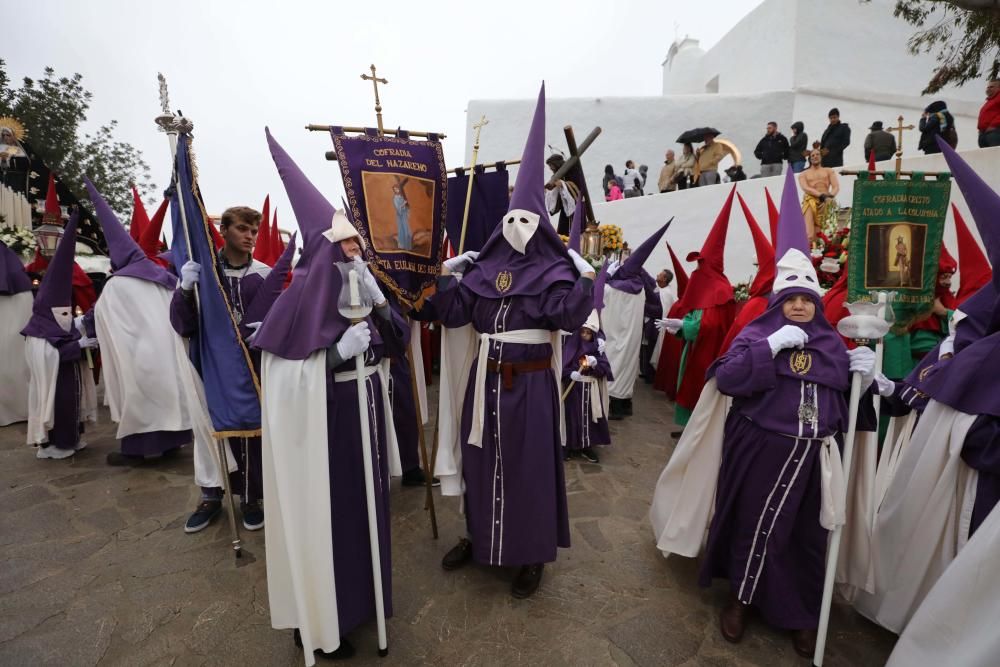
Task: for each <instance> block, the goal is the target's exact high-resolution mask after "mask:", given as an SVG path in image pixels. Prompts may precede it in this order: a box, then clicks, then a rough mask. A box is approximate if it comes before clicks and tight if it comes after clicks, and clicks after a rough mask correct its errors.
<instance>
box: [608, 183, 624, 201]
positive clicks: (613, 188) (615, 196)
mask: <svg viewBox="0 0 1000 667" xmlns="http://www.w3.org/2000/svg"><path fill="white" fill-rule="evenodd" d="M604 199H605V201H618V200H619V199H625V196H624V195H623V194H622V189H621V188H620V187H619V186H618V181H611V184H610V185H608V196H607V197H605V198H604Z"/></svg>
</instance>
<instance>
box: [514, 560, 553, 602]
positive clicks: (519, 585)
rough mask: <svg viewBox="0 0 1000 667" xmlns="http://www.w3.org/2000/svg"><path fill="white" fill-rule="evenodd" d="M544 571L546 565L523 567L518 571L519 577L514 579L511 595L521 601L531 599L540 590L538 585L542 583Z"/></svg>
mask: <svg viewBox="0 0 1000 667" xmlns="http://www.w3.org/2000/svg"><path fill="white" fill-rule="evenodd" d="M544 570H545V564H544V563H539V564H537V565H525V566H523V567H522V568H521V569H520V570H519V571H518V573H517V576H516V577H514V583H513V584H511V587H510V594H511V595H513V596H514V597H516V598H517V599H519V600H523V599H524V598H528V597H531V596H532V595H533V594H534V593H535V591H537V590H538V585H539V584H541V583H542V572H543V571H544Z"/></svg>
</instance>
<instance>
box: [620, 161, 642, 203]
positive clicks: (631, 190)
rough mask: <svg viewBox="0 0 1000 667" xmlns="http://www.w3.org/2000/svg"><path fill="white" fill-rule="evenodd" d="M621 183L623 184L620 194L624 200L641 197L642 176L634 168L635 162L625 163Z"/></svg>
mask: <svg viewBox="0 0 1000 667" xmlns="http://www.w3.org/2000/svg"><path fill="white" fill-rule="evenodd" d="M622 181H623V182H624V185H623V186H622V192H623V193H624V195H625V199H629V198H631V197H641V196H642V174H640V173H639V170H638V169H636V168H635V162H633V161H632V160H626V161H625V174H624V175H623V176H622Z"/></svg>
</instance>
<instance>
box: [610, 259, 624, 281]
mask: <svg viewBox="0 0 1000 667" xmlns="http://www.w3.org/2000/svg"><path fill="white" fill-rule="evenodd" d="M620 268H622V263H621V262H619V261H618V260H617V259H613V260H611V263H610V264H608V278H610V277H611V276H613V275H615V273H616V272H617V271H618V269H620Z"/></svg>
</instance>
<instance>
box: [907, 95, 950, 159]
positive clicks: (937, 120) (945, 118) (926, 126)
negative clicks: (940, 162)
mask: <svg viewBox="0 0 1000 667" xmlns="http://www.w3.org/2000/svg"><path fill="white" fill-rule="evenodd" d="M938 134H940V135H941V138H942V139H944V140H945V141H946V142H948V145H949V146H951V147H952V148H955V146H957V145H958V133H957V132H956V131H955V117H954V116H952V115H951V112H950V111H948V105H947V104H945V103H944V101H943V100H937V101H935V102H931V103H930V104H928V105H927V108H926V109H924V114H923V116H921V118H920V143H919V144H918V145H917V147H918V148H919V149H920V150H922V151H923V152H924V154H925V155H930V154H932V153H940V152H941V149H940V148H938V145H937V142H936V141H935V140H934V137H935V136H936V135H938Z"/></svg>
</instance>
